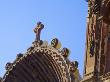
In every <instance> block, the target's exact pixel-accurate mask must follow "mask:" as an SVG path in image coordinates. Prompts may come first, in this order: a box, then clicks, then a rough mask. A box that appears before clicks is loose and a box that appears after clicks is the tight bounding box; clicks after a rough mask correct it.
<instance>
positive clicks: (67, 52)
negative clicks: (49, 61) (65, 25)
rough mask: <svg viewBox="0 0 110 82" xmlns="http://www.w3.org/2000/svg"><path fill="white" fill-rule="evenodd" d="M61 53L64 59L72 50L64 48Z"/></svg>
mask: <svg viewBox="0 0 110 82" xmlns="http://www.w3.org/2000/svg"><path fill="white" fill-rule="evenodd" d="M61 52H62V54H63V57H64V58H67V57H68V56H69V54H70V50H69V49H68V48H63V49H62V50H61Z"/></svg>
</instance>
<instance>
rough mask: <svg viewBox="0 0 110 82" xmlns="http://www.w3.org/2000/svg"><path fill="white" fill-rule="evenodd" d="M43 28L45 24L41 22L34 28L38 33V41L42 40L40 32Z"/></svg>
mask: <svg viewBox="0 0 110 82" xmlns="http://www.w3.org/2000/svg"><path fill="white" fill-rule="evenodd" d="M43 28H44V25H43V24H42V23H41V22H38V23H37V26H36V28H35V29H34V32H35V33H36V41H40V33H41V30H42V29H43Z"/></svg>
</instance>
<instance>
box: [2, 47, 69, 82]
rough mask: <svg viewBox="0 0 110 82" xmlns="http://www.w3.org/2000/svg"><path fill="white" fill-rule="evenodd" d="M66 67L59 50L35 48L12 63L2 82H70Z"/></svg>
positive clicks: (66, 64)
mask: <svg viewBox="0 0 110 82" xmlns="http://www.w3.org/2000/svg"><path fill="white" fill-rule="evenodd" d="M30 48H31V47H30ZM68 66H69V64H68V63H67V62H66V60H65V59H64V57H63V56H62V53H61V52H60V51H59V50H57V49H55V48H53V47H51V46H38V47H37V46H36V47H33V49H31V50H28V51H27V52H26V53H25V54H24V55H23V57H21V58H20V59H18V60H17V59H16V60H15V61H14V62H13V63H12V66H11V67H10V68H9V70H7V72H6V74H5V75H4V77H3V81H2V82H71V77H70V72H69V70H70V69H69V67H68Z"/></svg>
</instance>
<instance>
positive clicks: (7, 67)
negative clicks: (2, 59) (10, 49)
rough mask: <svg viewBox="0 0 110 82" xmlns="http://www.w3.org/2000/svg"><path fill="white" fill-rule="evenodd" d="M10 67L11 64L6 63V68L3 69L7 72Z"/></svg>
mask: <svg viewBox="0 0 110 82" xmlns="http://www.w3.org/2000/svg"><path fill="white" fill-rule="evenodd" d="M11 66H12V63H10V62H8V63H7V64H6V66H5V69H6V70H9V68H10V67H11Z"/></svg>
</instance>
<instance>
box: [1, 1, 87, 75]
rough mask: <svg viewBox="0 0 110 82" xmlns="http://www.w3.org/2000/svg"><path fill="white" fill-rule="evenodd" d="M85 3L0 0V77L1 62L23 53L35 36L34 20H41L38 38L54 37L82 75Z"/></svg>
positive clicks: (3, 71) (8, 60)
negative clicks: (40, 30)
mask: <svg viewBox="0 0 110 82" xmlns="http://www.w3.org/2000/svg"><path fill="white" fill-rule="evenodd" d="M86 17H87V2H85V0H0V76H3V75H4V73H5V68H4V67H5V64H6V63H7V62H12V61H13V60H14V59H15V58H16V54H18V53H25V52H26V49H27V48H28V47H29V46H31V43H32V42H33V41H34V39H35V34H34V32H33V29H34V27H35V26H36V23H37V21H41V22H43V24H44V25H45V29H43V31H42V34H41V38H42V40H47V41H49V42H50V41H51V39H52V38H54V37H57V38H58V39H59V40H60V41H61V43H62V47H67V48H69V49H70V50H71V54H70V57H69V59H70V60H71V61H73V60H77V61H78V62H79V70H80V73H81V74H83V65H84V54H85V36H86Z"/></svg>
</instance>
